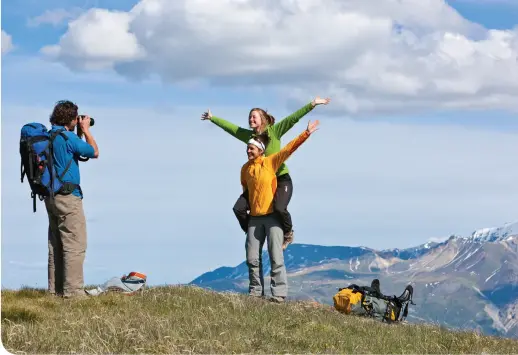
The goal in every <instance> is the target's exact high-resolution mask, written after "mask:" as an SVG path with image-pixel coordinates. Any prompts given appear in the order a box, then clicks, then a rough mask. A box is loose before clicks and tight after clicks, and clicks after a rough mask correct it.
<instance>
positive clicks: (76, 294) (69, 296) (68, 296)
mask: <svg viewBox="0 0 518 355" xmlns="http://www.w3.org/2000/svg"><path fill="white" fill-rule="evenodd" d="M63 298H65V299H74V300H82V299H85V298H90V296H89V295H88V293H87V292H86V290H80V291H77V292H74V293H68V294H64V295H63Z"/></svg>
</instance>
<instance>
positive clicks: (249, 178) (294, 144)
mask: <svg viewBox="0 0 518 355" xmlns="http://www.w3.org/2000/svg"><path fill="white" fill-rule="evenodd" d="M308 137H309V133H308V132H307V131H306V130H304V132H302V133H301V134H300V135H299V136H298V137H296V138H295V139H293V140H292V141H291V142H289V143H288V144H287V145H286V146H285V147H284V148H282V149H281V150H280V151H279V152H278V153H275V154H272V155H270V156H267V157H265V156H264V155H262V156H259V157H257V158H256V159H254V160H252V161H248V162H247V163H246V164H245V165H243V167H242V168H241V185H242V186H243V189H245V190H248V197H249V201H250V215H251V216H263V215H267V214H270V213H272V212H273V197H274V195H275V191H276V190H277V177H276V176H275V172H276V171H277V170H278V169H279V167H280V166H281V165H282V163H284V162H285V161H286V160H287V159H288V158H289V157H290V156H291V154H293V152H294V151H295V150H296V149H297V148H298V147H300V145H301V144H302V143H304V142H305V141H306V139H308Z"/></svg>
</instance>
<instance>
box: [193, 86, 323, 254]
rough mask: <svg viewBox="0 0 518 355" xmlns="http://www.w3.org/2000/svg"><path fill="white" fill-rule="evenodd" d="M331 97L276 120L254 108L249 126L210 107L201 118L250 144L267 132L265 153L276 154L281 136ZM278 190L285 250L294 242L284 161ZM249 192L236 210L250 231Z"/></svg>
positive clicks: (276, 206) (277, 208)
mask: <svg viewBox="0 0 518 355" xmlns="http://www.w3.org/2000/svg"><path fill="white" fill-rule="evenodd" d="M329 101H330V99H329V98H326V99H321V98H319V97H318V96H317V97H316V98H315V99H314V100H313V101H311V102H310V103H308V104H306V105H304V106H303V107H302V108H300V109H299V110H297V111H295V112H294V113H292V114H291V115H289V116H287V117H285V118H283V119H282V120H281V121H279V122H277V123H275V118H274V117H273V116H272V115H270V114H268V113H267V112H266V111H265V110H263V109H261V108H253V109H251V110H250V113H249V114H248V125H249V127H250V129H245V128H242V127H238V126H237V125H235V124H233V123H230V122H228V121H225V120H224V119H222V118H220V117H216V116H213V115H212V113H211V112H210V110H208V111H207V112H205V113H204V114H203V115H202V116H201V119H202V120H210V121H212V123H214V124H215V125H216V126H218V127H220V128H222V129H223V130H225V131H226V132H227V133H229V134H230V135H232V136H234V137H235V138H237V139H239V140H240V141H242V142H243V143H245V144H247V143H248V141H249V140H250V139H251V138H252V137H254V136H256V135H259V134H262V133H266V134H267V135H268V137H269V143H268V145H267V146H266V150H265V156H269V155H271V154H274V153H277V152H279V151H280V149H281V137H282V136H283V135H284V134H286V132H288V131H289V130H290V129H291V128H292V127H293V126H294V125H295V124H296V123H297V122H299V120H300V119H301V118H302V117H304V116H305V115H306V114H307V113H309V112H310V111H311V110H313V108H314V107H315V106H317V105H327V104H328V103H329ZM276 175H277V190H276V192H275V198H274V212H276V213H277V215H278V216H279V219H280V222H281V225H282V229H283V232H284V243H283V249H286V247H287V246H288V244H290V243H291V242H292V241H293V224H292V221H291V215H290V213H289V212H288V204H289V202H290V200H291V196H292V193H293V183H292V180H291V176H290V174H289V170H288V167H287V166H286V164H282V165H281V166H280V168H279V170H277V174H276ZM249 209H250V208H249V202H248V191H244V192H243V193H242V194H241V196H239V198H238V200H237V201H236V203H235V205H234V208H233V211H234V214H235V215H236V217H237V220H238V221H239V225H240V226H241V229H243V231H244V232H246V231H247V230H248V220H249V216H248V213H247V211H248V210H249Z"/></svg>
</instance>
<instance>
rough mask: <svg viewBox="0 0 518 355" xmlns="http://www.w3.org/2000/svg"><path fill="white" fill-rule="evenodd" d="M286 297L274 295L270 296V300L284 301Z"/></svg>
mask: <svg viewBox="0 0 518 355" xmlns="http://www.w3.org/2000/svg"><path fill="white" fill-rule="evenodd" d="M285 299H286V297H281V296H272V297H270V299H269V300H268V301H270V302H273V303H284V301H285Z"/></svg>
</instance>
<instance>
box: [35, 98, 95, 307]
mask: <svg viewBox="0 0 518 355" xmlns="http://www.w3.org/2000/svg"><path fill="white" fill-rule="evenodd" d="M50 123H51V124H52V128H51V130H50V132H55V131H57V130H63V133H64V134H65V136H66V139H65V138H64V137H63V136H61V135H60V134H58V135H57V136H56V138H55V139H54V142H53V147H54V154H53V158H54V166H55V168H56V172H57V174H58V176H59V177H60V178H61V180H62V181H63V182H64V186H63V189H61V191H60V192H59V193H57V194H56V195H55V196H54V197H53V198H45V207H46V209H47V214H48V217H49V229H48V237H49V240H48V248H49V260H48V288H49V292H50V293H51V294H54V295H62V296H63V297H65V298H71V297H76V296H86V294H85V291H84V289H83V287H84V278H83V263H84V259H85V252H86V245H87V242H86V240H87V238H86V218H85V214H84V210H83V200H82V199H83V193H82V190H81V186H80V174H79V160H81V159H80V158H81V157H84V158H97V157H99V148H98V147H97V143H96V142H95V139H94V137H93V136H92V134H91V133H90V126H91V124H92V122H91V119H90V117H88V116H79V115H78V107H77V105H75V104H74V103H73V102H70V101H59V102H58V103H57V104H56V106H55V107H54V110H53V112H52V115H51V117H50ZM76 127H77V128H78V132H79V131H82V133H83V135H84V137H85V140H86V142H85V141H83V140H82V139H81V138H80V137H79V136H78V135H77V134H76V133H74V129H76Z"/></svg>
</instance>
